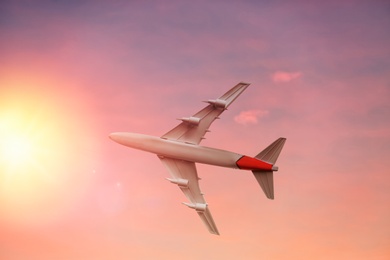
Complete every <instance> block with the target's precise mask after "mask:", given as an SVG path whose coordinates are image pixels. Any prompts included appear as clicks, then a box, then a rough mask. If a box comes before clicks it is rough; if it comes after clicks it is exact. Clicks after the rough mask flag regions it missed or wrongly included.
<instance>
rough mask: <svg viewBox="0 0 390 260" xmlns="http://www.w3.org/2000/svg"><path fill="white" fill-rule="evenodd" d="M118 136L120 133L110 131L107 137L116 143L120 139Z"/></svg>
mask: <svg viewBox="0 0 390 260" xmlns="http://www.w3.org/2000/svg"><path fill="white" fill-rule="evenodd" d="M120 136H121V134H120V133H111V134H109V135H108V137H109V138H110V139H111V140H113V141H114V142H117V143H118V141H119V139H120Z"/></svg>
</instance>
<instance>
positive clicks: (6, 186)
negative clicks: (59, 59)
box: [0, 83, 91, 225]
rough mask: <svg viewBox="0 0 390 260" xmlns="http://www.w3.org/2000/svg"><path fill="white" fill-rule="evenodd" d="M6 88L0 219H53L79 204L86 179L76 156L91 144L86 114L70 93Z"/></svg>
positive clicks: (1, 106) (0, 119)
mask: <svg viewBox="0 0 390 260" xmlns="http://www.w3.org/2000/svg"><path fill="white" fill-rule="evenodd" d="M0 85H1V84H0ZM9 85H10V86H9V89H10V91H9V93H4V92H3V93H0V94H1V95H0V220H3V221H4V220H6V221H8V222H9V223H15V224H17V223H18V224H21V223H24V224H27V225H30V223H33V222H34V223H37V222H39V223H47V222H48V221H49V220H48V219H51V220H53V221H54V219H56V218H57V217H55V216H56V214H58V216H60V215H61V214H63V213H61V212H64V211H66V210H67V207H70V205H71V203H75V201H77V196H79V195H80V194H81V192H83V190H84V189H85V187H86V185H87V182H86V180H88V178H89V176H88V175H87V173H88V172H87V171H85V167H86V164H85V160H83V157H82V156H80V155H85V156H88V155H86V153H85V152H84V153H83V151H85V150H83V149H87V148H86V147H88V145H90V144H91V143H90V141H89V140H90V139H89V138H87V137H85V136H86V134H85V132H84V131H87V127H86V125H85V124H84V122H85V120H83V119H84V117H83V116H84V115H85V110H84V108H83V106H82V105H79V104H81V103H80V102H78V98H77V95H75V94H74V93H73V94H71V93H69V96H67V95H61V94H58V93H56V92H49V91H47V90H50V88H49V87H43V86H42V85H40V86H37V87H36V88H35V91H27V90H25V89H23V90H22V91H21V90H20V89H19V91H18V90H17V87H18V86H20V85H16V87H14V88H12V85H11V84H9ZM30 86H31V83H30ZM37 90H40V91H37ZM45 90H46V91H45ZM83 101H85V100H83ZM69 103H72V108H69V106H68V104H69ZM82 104H83V103H82ZM78 136H82V137H84V138H83V140H80V138H79V137H78ZM87 158H88V157H87ZM83 188H84V189H83ZM70 190H71V191H72V192H69V191H70ZM67 205H68V206H67Z"/></svg>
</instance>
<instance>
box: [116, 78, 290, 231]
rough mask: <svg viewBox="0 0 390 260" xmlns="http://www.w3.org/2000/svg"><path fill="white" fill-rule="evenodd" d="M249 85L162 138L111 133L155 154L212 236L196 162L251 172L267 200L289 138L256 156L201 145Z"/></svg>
mask: <svg viewBox="0 0 390 260" xmlns="http://www.w3.org/2000/svg"><path fill="white" fill-rule="evenodd" d="M248 86H249V84H248V83H243V82H241V83H239V84H237V85H236V86H234V87H233V88H232V89H230V90H229V91H227V92H226V93H225V94H223V95H222V96H221V97H219V98H217V99H211V100H208V101H206V102H207V104H208V105H206V107H204V108H203V109H202V110H200V111H199V112H197V113H195V114H194V115H193V116H190V117H183V118H181V119H180V120H181V121H182V122H181V123H180V124H179V125H177V126H176V127H175V128H173V129H172V130H170V131H169V132H168V133H166V134H164V135H163V136H161V137H154V136H148V135H143V134H137V133H125V132H117V133H112V134H110V138H111V139H112V140H113V141H115V142H117V143H119V144H122V145H125V146H128V147H131V148H134V149H139V150H143V151H147V152H151V153H154V154H156V155H157V156H158V158H160V160H161V162H162V163H163V164H164V165H165V167H166V168H167V170H168V172H169V173H170V175H171V176H170V178H167V180H168V181H170V182H171V183H173V184H175V185H177V186H178V187H179V188H180V189H181V190H182V192H183V193H184V195H185V196H186V197H187V199H188V200H189V202H184V203H183V204H185V205H186V206H188V207H190V208H192V209H195V210H196V212H197V213H198V215H199V217H200V218H201V219H202V221H203V223H204V224H205V225H206V227H207V228H208V230H209V231H210V233H212V234H216V235H219V231H218V229H217V226H216V225H215V222H214V220H213V218H212V216H211V213H210V210H209V208H208V204H207V203H206V200H205V199H204V197H203V193H202V192H201V190H200V187H199V177H198V173H197V170H196V166H195V163H203V164H210V165H216V166H221V167H229V168H237V169H241V170H250V171H252V172H253V175H254V176H255V178H256V180H257V181H258V183H259V184H260V186H261V188H262V190H263V191H264V193H265V195H266V197H267V198H269V199H274V182H273V172H274V171H277V170H278V167H277V166H275V163H276V160H277V159H278V156H279V154H280V152H281V150H282V148H283V145H284V143H285V141H286V138H279V139H277V140H276V141H274V142H273V143H272V144H270V145H269V146H268V147H267V148H265V149H264V150H263V151H261V152H260V153H259V154H258V155H256V156H255V157H250V156H246V155H242V154H238V153H234V152H230V151H225V150H221V149H215V148H211V147H205V146H200V145H199V143H200V142H201V141H202V140H203V139H204V136H205V134H206V133H207V132H209V127H210V125H211V124H212V123H213V122H214V120H215V119H217V118H219V116H220V115H221V114H222V113H223V112H224V111H225V110H226V109H227V108H228V107H229V106H230V104H231V103H232V102H233V101H234V100H235V99H236V98H237V97H238V96H239V95H240V94H241V93H242V92H243V91H244V90H245V89H246V88H247V87H248Z"/></svg>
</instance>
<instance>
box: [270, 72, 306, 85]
mask: <svg viewBox="0 0 390 260" xmlns="http://www.w3.org/2000/svg"><path fill="white" fill-rule="evenodd" d="M300 77H302V72H285V71H277V72H275V73H274V74H272V80H273V81H274V82H276V83H280V82H281V83H284V82H290V81H292V80H294V79H297V78H300Z"/></svg>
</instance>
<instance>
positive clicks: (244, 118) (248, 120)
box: [234, 110, 269, 125]
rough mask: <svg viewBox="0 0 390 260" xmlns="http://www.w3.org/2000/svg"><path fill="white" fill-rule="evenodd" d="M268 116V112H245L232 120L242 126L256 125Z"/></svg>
mask: <svg viewBox="0 0 390 260" xmlns="http://www.w3.org/2000/svg"><path fill="white" fill-rule="evenodd" d="M268 114H269V112H268V110H247V111H242V112H241V113H240V114H239V115H237V116H235V117H234V120H235V121H236V122H237V123H239V124H242V125H247V124H257V122H258V119H259V118H261V117H264V116H267V115H268Z"/></svg>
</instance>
